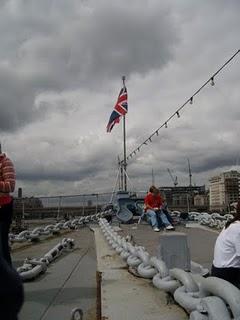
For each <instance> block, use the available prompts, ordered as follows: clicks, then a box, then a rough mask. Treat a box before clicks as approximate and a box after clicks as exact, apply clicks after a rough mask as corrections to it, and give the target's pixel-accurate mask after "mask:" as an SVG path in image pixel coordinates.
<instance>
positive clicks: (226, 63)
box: [126, 49, 240, 161]
mask: <svg viewBox="0 0 240 320" xmlns="http://www.w3.org/2000/svg"><path fill="white" fill-rule="evenodd" d="M239 53H240V49H239V50H237V51H236V52H235V53H234V54H233V55H232V56H231V57H230V58H229V59H228V60H227V61H226V62H225V63H224V64H223V65H222V66H221V67H220V68H219V69H218V70H217V71H216V72H215V73H214V74H213V75H211V77H210V78H209V79H208V80H207V81H205V82H204V83H203V85H202V86H201V87H200V88H199V89H198V90H196V91H195V92H194V93H193V94H192V95H191V96H190V98H188V99H187V100H186V101H185V102H184V103H183V104H182V105H181V106H179V107H178V108H177V110H176V111H175V112H174V113H173V114H172V115H171V116H170V117H169V118H168V119H167V120H166V121H164V122H163V123H162V124H161V126H160V127H159V128H157V129H156V130H155V131H154V132H153V133H152V134H151V135H150V136H149V137H148V138H147V139H146V140H145V141H144V142H142V143H141V144H140V145H138V147H137V148H135V149H134V150H133V151H132V152H131V153H129V155H128V156H127V158H126V160H127V161H128V160H129V159H130V158H133V156H135V155H136V154H137V153H138V152H140V150H141V148H142V147H143V146H144V145H147V144H148V143H150V142H152V138H153V137H154V136H159V131H160V130H161V129H162V128H166V129H167V128H168V123H169V122H170V121H171V120H172V119H173V118H175V117H176V116H177V118H180V111H181V110H182V109H183V108H185V107H186V106H187V105H188V104H193V101H194V98H195V97H196V96H197V95H198V94H199V93H200V91H201V90H202V89H203V88H204V87H206V86H207V85H208V84H209V83H210V85H211V86H214V85H215V79H216V76H217V75H218V74H219V73H220V72H221V71H222V70H223V69H224V68H225V67H226V66H227V65H228V64H229V63H230V62H231V61H232V60H233V59H234V58H235V57H236V56H237V55H238V54H239Z"/></svg>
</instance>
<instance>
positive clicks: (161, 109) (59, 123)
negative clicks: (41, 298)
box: [0, 0, 240, 195]
mask: <svg viewBox="0 0 240 320" xmlns="http://www.w3.org/2000/svg"><path fill="white" fill-rule="evenodd" d="M239 12H240V1H238V0H229V1H223V0H215V1H214V0H213V1H207V0H203V1H193V0H162V1H158V0H149V1H143V0H142V1H141V0H132V1H125V0H122V1H111V0H101V1H99V0H93V1H87V0H85V1H79V0H68V1H66V0H41V1H39V0H29V1H26V0H1V1H0V39H1V45H0V110H1V116H0V140H1V142H2V145H3V151H5V152H6V153H7V154H8V155H9V156H10V157H11V159H12V160H13V161H14V163H15V166H16V171H17V178H18V180H17V187H23V189H24V194H25V195H55V194H78V193H86V192H90V193H91V192H98V191H99V192H102V191H109V190H112V188H113V183H114V180H115V176H116V174H117V171H116V170H117V164H116V161H117V156H118V155H120V156H121V154H122V125H121V124H119V125H116V126H115V127H114V129H113V131H112V133H111V134H109V133H106V125H107V122H108V119H109V116H110V114H111V112H112V109H113V106H114V104H115V102H116V99H117V96H118V94H119V90H120V88H121V76H122V75H126V77H127V81H126V85H127V88H128V94H129V113H128V115H127V137H128V141H127V145H128V146H127V147H128V150H129V151H131V150H132V149H134V148H135V147H136V146H137V145H138V144H139V143H141V142H142V141H143V140H145V139H146V138H147V137H148V135H149V134H150V133H151V132H152V131H154V130H155V129H156V128H158V127H159V126H160V125H161V124H162V123H163V122H164V121H165V120H166V118H167V117H168V116H169V115H170V114H171V113H172V112H174V111H175V110H176V109H177V107H178V106H179V105H181V103H183V102H184V101H185V100H186V98H189V97H190V96H191V94H192V93H193V92H194V91H195V90H196V89H198V87H200V85H201V84H202V83H203V82H204V81H205V80H206V79H208V78H209V76H210V75H211V74H212V73H214V72H215V71H216V70H217V69H218V67H219V66H220V65H221V64H223V63H224V62H225V61H226V60H227V59H228V58H229V57H230V56H231V55H232V54H233V53H234V52H235V51H237V50H238V49H240V43H239V42H240V41H239V30H240V19H239ZM239 74H240V55H239V56H238V57H236V59H235V60H234V61H233V62H232V63H231V64H230V65H229V66H228V67H227V68H226V69H225V70H224V71H223V72H222V73H221V74H220V75H219V77H217V78H216V79H215V82H216V85H215V86H214V87H211V86H209V87H207V88H206V89H205V90H203V91H202V92H201V94H200V95H198V96H197V97H196V99H195V100H194V103H193V104H192V105H189V106H187V107H186V108H185V109H184V112H183V113H182V114H181V118H180V119H177V118H176V119H173V121H171V123H170V124H169V126H168V128H167V129H165V128H164V129H162V130H161V131H160V132H159V137H156V138H155V139H153V143H152V144H150V145H148V146H144V148H143V149H142V150H141V152H140V153H139V154H138V155H137V157H136V158H134V159H133V160H131V161H130V162H129V166H128V173H129V177H130V179H131V181H132V184H133V186H134V188H135V189H137V190H145V189H146V188H147V187H148V185H149V184H150V183H151V171H152V168H153V170H154V172H155V181H156V184H157V185H172V181H171V179H170V177H169V175H168V172H167V168H170V169H171V170H173V173H174V174H175V175H177V176H178V180H179V183H180V184H182V185H186V184H187V183H188V167H187V158H189V159H190V162H191V166H192V171H193V182H194V183H196V184H207V183H208V179H209V177H211V176H212V175H214V174H217V173H220V172H221V171H223V170H230V169H232V168H239V167H238V164H239V163H240V150H239V136H240V126H239V124H240V107H239V102H240V90H239V84H240V77H239Z"/></svg>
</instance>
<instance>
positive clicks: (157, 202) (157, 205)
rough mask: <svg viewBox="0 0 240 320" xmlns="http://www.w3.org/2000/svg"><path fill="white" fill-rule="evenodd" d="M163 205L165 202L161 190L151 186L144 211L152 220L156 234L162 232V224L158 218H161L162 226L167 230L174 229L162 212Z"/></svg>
mask: <svg viewBox="0 0 240 320" xmlns="http://www.w3.org/2000/svg"><path fill="white" fill-rule="evenodd" d="M162 205H163V201H162V198H161V195H160V191H159V189H158V188H156V187H155V186H151V187H150V189H149V193H148V194H147V196H146V197H145V199H144V210H145V212H146V214H147V217H148V218H149V220H150V223H151V225H152V227H153V230H154V231H156V232H158V231H160V229H159V226H160V222H159V219H158V218H160V221H161V224H162V225H163V226H164V227H165V228H166V230H173V229H174V227H173V226H172V225H171V223H170V222H169V220H168V218H167V216H166V215H165V214H164V213H163V212H162Z"/></svg>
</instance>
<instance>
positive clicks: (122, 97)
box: [107, 86, 128, 132]
mask: <svg viewBox="0 0 240 320" xmlns="http://www.w3.org/2000/svg"><path fill="white" fill-rule="evenodd" d="M127 97H128V96H127V88H126V87H125V86H124V87H123V88H122V89H121V91H120V93H119V96H118V100H117V103H116V104H115V107H114V110H113V112H112V114H111V116H110V118H109V121H108V125H107V132H111V131H112V128H113V127H114V125H115V124H116V123H119V122H120V118H121V116H124V115H125V114H126V113H127V112H128V102H127Z"/></svg>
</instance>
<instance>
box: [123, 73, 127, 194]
mask: <svg viewBox="0 0 240 320" xmlns="http://www.w3.org/2000/svg"><path fill="white" fill-rule="evenodd" d="M125 79H126V77H125V76H123V77H122V82H123V87H124V88H125ZM123 168H124V172H123V179H124V191H127V176H126V172H127V147H126V116H125V115H124V116H123Z"/></svg>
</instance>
